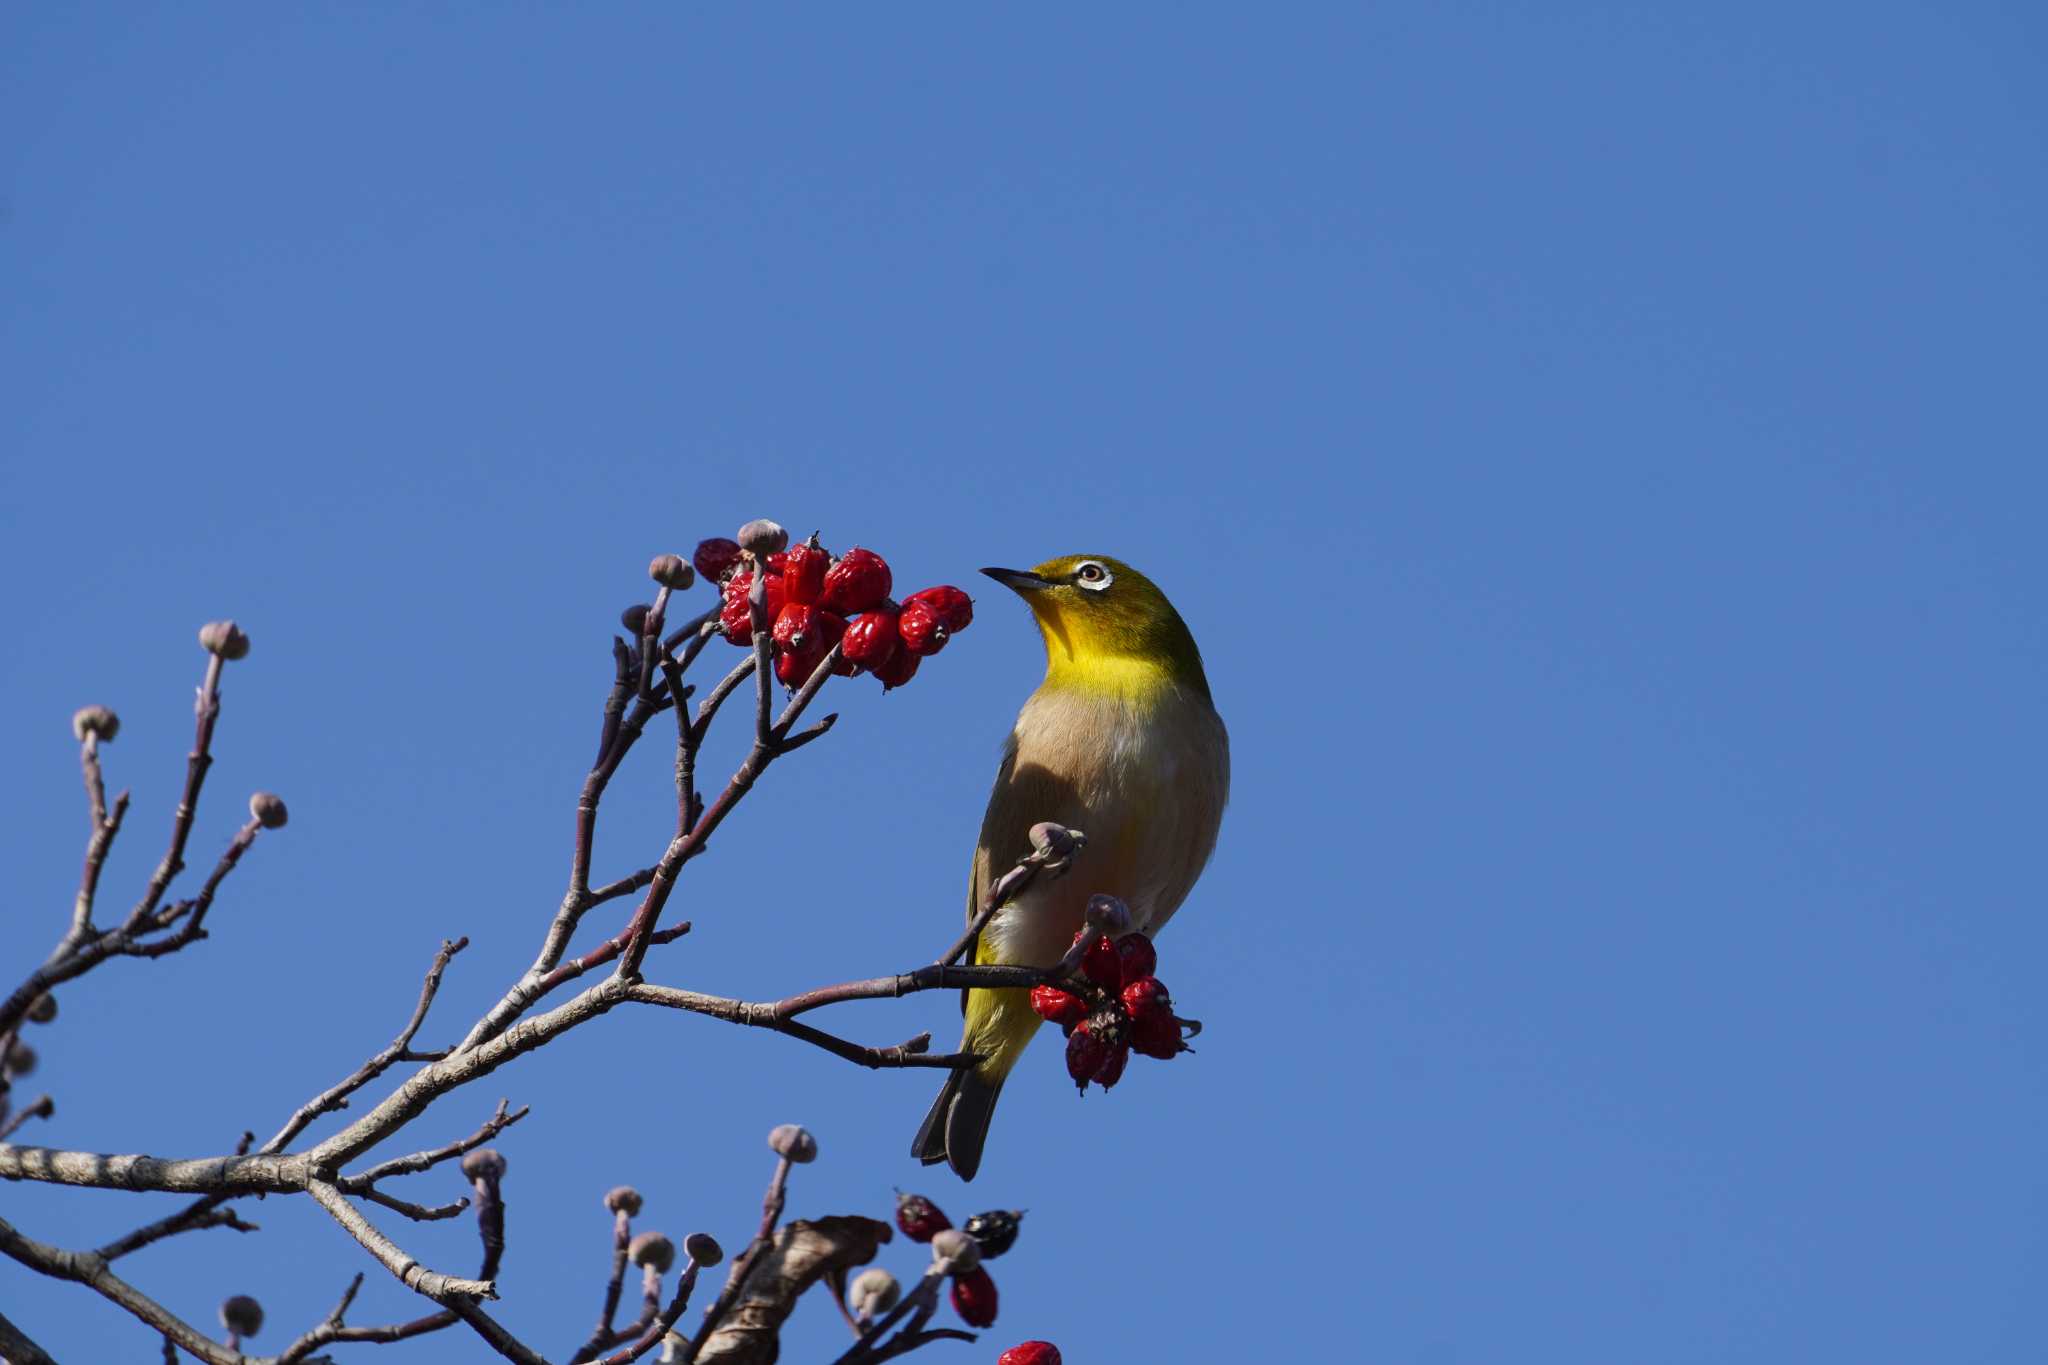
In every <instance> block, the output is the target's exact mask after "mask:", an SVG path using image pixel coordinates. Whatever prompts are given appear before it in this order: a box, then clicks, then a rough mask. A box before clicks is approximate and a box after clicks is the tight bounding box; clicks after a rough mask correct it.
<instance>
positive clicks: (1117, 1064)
mask: <svg viewBox="0 0 2048 1365" xmlns="http://www.w3.org/2000/svg"><path fill="white" fill-rule="evenodd" d="M1130 1060H1131V1045H1130V1044H1129V1043H1118V1044H1117V1045H1116V1046H1114V1047H1112V1048H1111V1049H1110V1050H1109V1055H1108V1056H1107V1057H1104V1058H1103V1059H1102V1065H1100V1066H1098V1067H1096V1068H1095V1075H1094V1077H1093V1079H1094V1081H1095V1083H1096V1084H1097V1085H1099V1086H1101V1087H1102V1088H1103V1089H1104V1090H1107V1089H1109V1088H1110V1087H1111V1086H1113V1085H1115V1084H1116V1083H1117V1082H1118V1081H1120V1080H1122V1079H1123V1075H1124V1064H1125V1063H1126V1062H1128V1061H1130Z"/></svg>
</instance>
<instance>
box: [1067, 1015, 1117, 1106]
mask: <svg viewBox="0 0 2048 1365" xmlns="http://www.w3.org/2000/svg"><path fill="white" fill-rule="evenodd" d="M1109 1053H1110V1045H1109V1044H1108V1043H1106V1042H1104V1041H1103V1040H1102V1039H1100V1038H1098V1037H1096V1036H1095V1033H1094V1031H1093V1030H1092V1029H1091V1028H1090V1027H1089V1025H1088V1024H1087V1023H1085V1022H1084V1023H1081V1024H1079V1025H1077V1026H1076V1027H1075V1029H1074V1031H1073V1032H1072V1033H1070V1034H1068V1035H1067V1075H1068V1076H1069V1077H1071V1078H1072V1079H1073V1082H1074V1084H1075V1085H1076V1086H1078V1087H1080V1088H1081V1089H1082V1090H1086V1089H1087V1088H1088V1082H1089V1081H1090V1080H1092V1079H1094V1077H1095V1073H1096V1071H1097V1069H1099V1068H1100V1067H1101V1066H1102V1064H1103V1062H1105V1061H1106V1060H1108V1058H1109Z"/></svg>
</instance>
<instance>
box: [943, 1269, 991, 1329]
mask: <svg viewBox="0 0 2048 1365" xmlns="http://www.w3.org/2000/svg"><path fill="white" fill-rule="evenodd" d="M953 1311H954V1312H956V1313H958V1314H959V1315H960V1321H962V1322H964V1323H966V1324H967V1325H968V1326H969V1327H991V1326H993V1325H994V1324H995V1320H996V1282H995V1281H994V1280H991V1279H990V1278H989V1277H988V1272H987V1271H986V1270H982V1269H979V1268H977V1269H975V1270H971V1271H969V1272H968V1273H967V1274H965V1275H955V1276H954V1277H953Z"/></svg>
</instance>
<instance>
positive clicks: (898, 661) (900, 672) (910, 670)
mask: <svg viewBox="0 0 2048 1365" xmlns="http://www.w3.org/2000/svg"><path fill="white" fill-rule="evenodd" d="M919 662H920V661H919V659H918V657H917V656H916V655H915V654H912V653H911V652H910V651H909V650H907V649H899V650H897V651H896V654H895V657H893V658H891V659H890V660H889V662H887V663H885V664H882V665H881V666H880V667H877V668H871V669H870V670H868V671H869V672H871V673H873V674H874V675H875V678H876V680H877V681H879V682H880V683H881V684H882V690H883V691H884V692H887V691H890V690H891V689H893V688H898V687H901V686H903V684H905V683H907V682H909V681H910V680H911V679H912V678H914V677H916V676H917V665H918V663H919Z"/></svg>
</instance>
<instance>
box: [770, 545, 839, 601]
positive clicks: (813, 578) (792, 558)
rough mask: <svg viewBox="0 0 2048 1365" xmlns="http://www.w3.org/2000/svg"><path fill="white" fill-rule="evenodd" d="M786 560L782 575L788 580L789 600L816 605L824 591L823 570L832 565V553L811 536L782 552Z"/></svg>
mask: <svg viewBox="0 0 2048 1365" xmlns="http://www.w3.org/2000/svg"><path fill="white" fill-rule="evenodd" d="M783 553H784V554H785V555H786V556H787V562H786V563H785V564H784V566H783V570H782V576H783V577H784V578H785V579H787V580H788V581H789V600H790V601H792V602H801V603H803V605H805V606H807V607H808V606H814V605H816V603H817V601H818V598H819V597H820V596H821V595H822V594H823V593H824V591H825V571H826V570H827V569H829V568H830V567H831V566H832V554H831V552H830V551H829V550H826V549H824V548H823V547H821V546H820V545H819V544H818V538H817V537H816V536H812V537H811V538H810V539H809V540H807V541H805V542H804V543H803V544H801V545H792V546H790V547H789V549H787V550H785V551H784V552H783Z"/></svg>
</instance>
